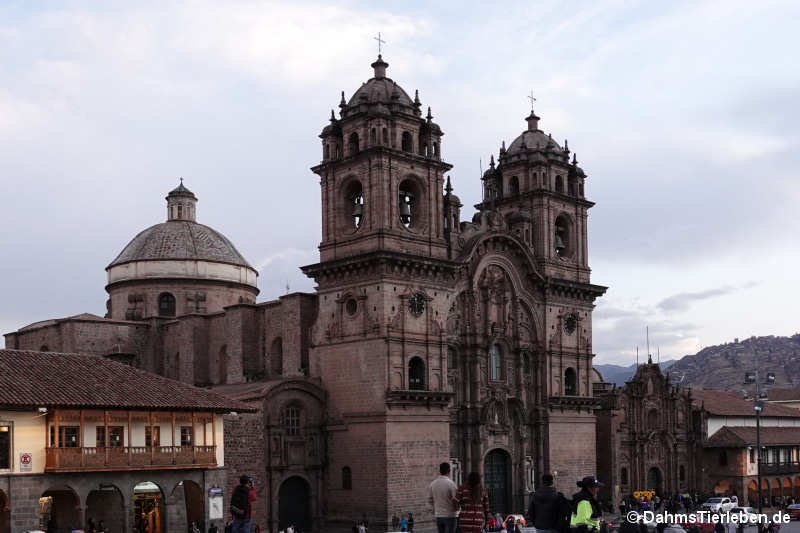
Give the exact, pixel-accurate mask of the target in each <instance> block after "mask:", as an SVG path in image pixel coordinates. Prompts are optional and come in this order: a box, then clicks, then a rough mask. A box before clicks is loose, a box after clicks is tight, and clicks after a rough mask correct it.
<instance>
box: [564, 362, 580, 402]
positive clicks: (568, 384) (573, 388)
mask: <svg viewBox="0 0 800 533" xmlns="http://www.w3.org/2000/svg"><path fill="white" fill-rule="evenodd" d="M577 394H578V375H577V374H576V373H575V369H574V368H568V369H566V370H565V371H564V395H565V396H576V395H577Z"/></svg>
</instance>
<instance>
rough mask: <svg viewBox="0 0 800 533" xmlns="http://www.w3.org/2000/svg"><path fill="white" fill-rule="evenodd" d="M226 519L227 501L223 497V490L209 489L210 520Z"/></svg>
mask: <svg viewBox="0 0 800 533" xmlns="http://www.w3.org/2000/svg"><path fill="white" fill-rule="evenodd" d="M224 517H225V500H224V498H223V497H222V489H220V488H216V487H215V488H211V489H208V519H209V520H222V519H223V518H224Z"/></svg>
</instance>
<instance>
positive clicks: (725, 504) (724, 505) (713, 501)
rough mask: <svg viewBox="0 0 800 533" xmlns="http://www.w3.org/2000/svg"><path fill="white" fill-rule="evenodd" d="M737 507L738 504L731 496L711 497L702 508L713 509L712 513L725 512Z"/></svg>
mask: <svg viewBox="0 0 800 533" xmlns="http://www.w3.org/2000/svg"><path fill="white" fill-rule="evenodd" d="M734 507H736V504H735V503H733V502H732V501H731V499H730V498H709V499H708V500H707V501H706V502H705V503H704V504H703V505H702V509H703V510H705V511H711V512H712V513H724V512H726V511H730V510H731V509H733V508H734Z"/></svg>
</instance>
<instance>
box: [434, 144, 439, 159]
mask: <svg viewBox="0 0 800 533" xmlns="http://www.w3.org/2000/svg"><path fill="white" fill-rule="evenodd" d="M433 157H435V158H437V159H438V158H439V143H433Z"/></svg>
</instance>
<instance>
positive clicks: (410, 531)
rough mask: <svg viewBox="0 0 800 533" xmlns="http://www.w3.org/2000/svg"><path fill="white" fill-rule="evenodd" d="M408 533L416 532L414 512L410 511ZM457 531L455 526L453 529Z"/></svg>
mask: <svg viewBox="0 0 800 533" xmlns="http://www.w3.org/2000/svg"><path fill="white" fill-rule="evenodd" d="M408 533H414V514H413V513H408ZM453 533H455V528H454V529H453Z"/></svg>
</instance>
